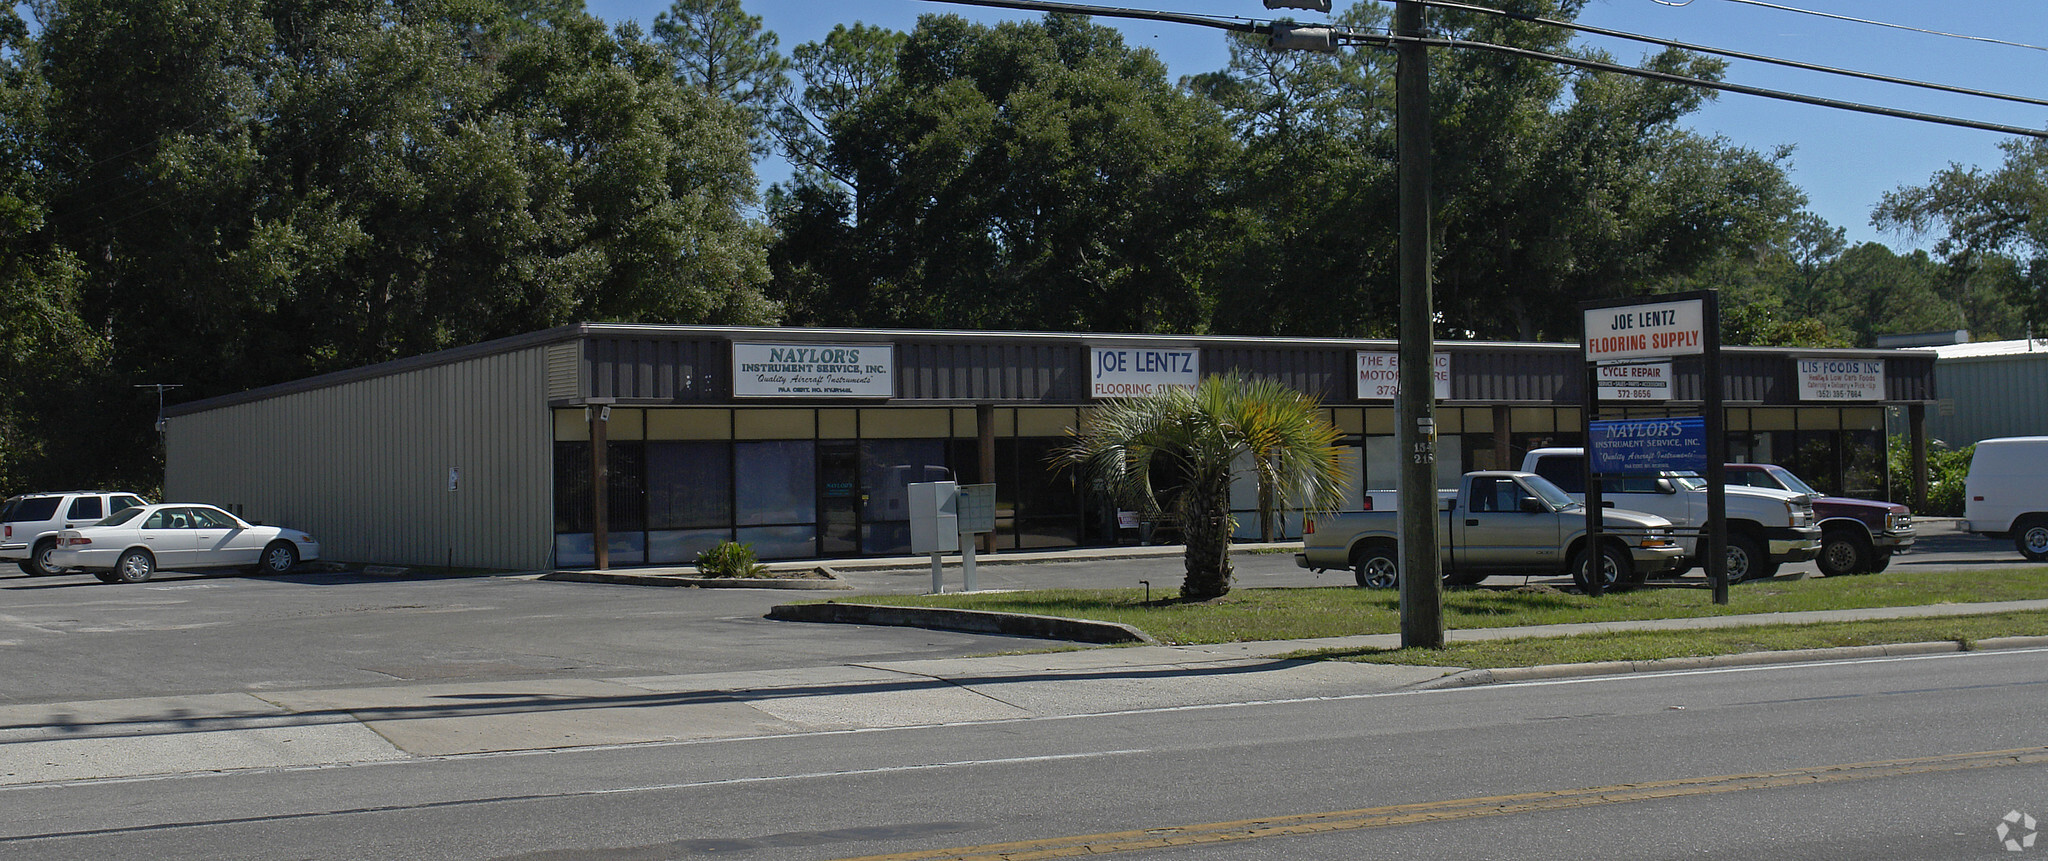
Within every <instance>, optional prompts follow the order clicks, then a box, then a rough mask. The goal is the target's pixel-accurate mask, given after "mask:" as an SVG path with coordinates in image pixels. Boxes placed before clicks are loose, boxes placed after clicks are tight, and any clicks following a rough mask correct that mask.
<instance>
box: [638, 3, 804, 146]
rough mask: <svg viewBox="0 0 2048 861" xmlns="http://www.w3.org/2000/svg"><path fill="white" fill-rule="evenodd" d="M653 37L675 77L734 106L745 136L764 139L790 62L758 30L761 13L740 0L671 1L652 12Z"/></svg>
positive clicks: (785, 83)
mask: <svg viewBox="0 0 2048 861" xmlns="http://www.w3.org/2000/svg"><path fill="white" fill-rule="evenodd" d="M654 40H655V41H656V42H658V43H660V44H661V45H662V47H663V48H665V49H666V50H667V51H668V53H669V55H670V57H672V58H673V59H674V62H675V64H676V76H677V79H678V80H680V81H682V82H683V83H685V84H688V85H690V86H692V87H696V88H697V89H699V90H702V91H703V92H704V93H705V94H706V95H709V96H711V97H712V98H715V99H720V100H723V101H726V102H730V103H732V104H733V105H736V106H738V107H739V109H740V110H741V111H744V112H745V113H746V115H747V117H748V119H749V121H750V123H751V126H752V129H753V131H752V133H751V135H750V137H751V138H752V139H754V140H756V141H765V140H766V135H767V132H768V121H769V117H770V116H771V115H772V113H773V112H774V111H775V110H776V108H777V107H778V106H779V105H780V104H781V103H782V101H783V93H784V92H785V91H787V90H788V89H789V77H788V75H787V72H788V71H789V68H790V63H789V60H788V59H787V58H785V57H783V56H782V54H781V53H779V52H778V51H777V50H776V45H777V43H778V42H779V40H778V39H777V38H776V36H775V34H774V33H769V32H766V31H764V30H762V29H761V16H759V15H749V14H747V13H746V10H744V9H742V8H740V0H675V2H674V3H673V4H670V6H669V7H668V11H666V12H663V13H661V14H660V15H656V16H655V18H654ZM762 147H763V148H764V149H765V144H762Z"/></svg>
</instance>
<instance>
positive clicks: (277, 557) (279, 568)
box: [256, 541, 299, 574]
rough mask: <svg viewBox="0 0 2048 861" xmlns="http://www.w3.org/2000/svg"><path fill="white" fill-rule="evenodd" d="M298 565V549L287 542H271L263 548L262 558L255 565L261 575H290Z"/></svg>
mask: <svg viewBox="0 0 2048 861" xmlns="http://www.w3.org/2000/svg"><path fill="white" fill-rule="evenodd" d="M298 565H299V549H298V548H297V547H293V546H292V544H291V542H289V541H272V542H270V546H269V547H265V548H263V558H262V560H261V561H259V562H258V563H257V565H256V569H257V571H258V572H260V573H263V574H290V573H292V569H293V568H296V567H298Z"/></svg>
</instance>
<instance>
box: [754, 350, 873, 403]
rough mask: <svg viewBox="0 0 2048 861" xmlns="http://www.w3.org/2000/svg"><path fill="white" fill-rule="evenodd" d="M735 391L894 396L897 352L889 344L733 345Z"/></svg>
mask: <svg viewBox="0 0 2048 861" xmlns="http://www.w3.org/2000/svg"><path fill="white" fill-rule="evenodd" d="M732 393H733V396H735V397H741V398H887V397H894V396H895V394H896V348H895V347H894V346H891V345H887V344H738V343H735V344H733V345H732Z"/></svg>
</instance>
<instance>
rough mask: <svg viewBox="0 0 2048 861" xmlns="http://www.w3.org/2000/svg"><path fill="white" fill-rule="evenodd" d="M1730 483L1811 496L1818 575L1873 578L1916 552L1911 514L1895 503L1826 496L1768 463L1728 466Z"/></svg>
mask: <svg viewBox="0 0 2048 861" xmlns="http://www.w3.org/2000/svg"><path fill="white" fill-rule="evenodd" d="M1728 483H1729V484H1731V485H1746V486H1748V487H1770V488H1776V489H1778V490H1790V491H1793V492H1795V493H1806V494H1811V495H1812V496H1813V514H1814V517H1816V518H1818V519H1819V520H1820V528H1821V538H1820V557H1819V558H1818V559H1815V560H1814V561H1815V562H1816V563H1818V564H1819V565H1820V573H1822V574H1826V575H1828V576H1830V577H1833V576H1835V575H1837V574H1875V573H1877V572H1879V571H1883V570H1884V569H1885V566H1887V565H1890V564H1891V563H1892V554H1893V553H1896V552H1899V551H1902V550H1905V549H1907V548H1909V547H1912V546H1913V511H1912V509H1909V508H1907V507H1906V506H1903V505H1900V504H1898V503H1896V502H1879V501H1877V500H1874V499H1850V498H1848V497H1843V496H1822V495H1820V491H1817V490H1814V489H1813V488H1812V487H1810V486H1808V485H1807V483H1806V482H1803V481H1800V480H1799V476H1796V475H1793V474H1792V473H1791V472H1790V471H1789V470H1787V469H1785V468H1784V467H1782V466H1776V465H1773V464H1768V463H1731V464H1728Z"/></svg>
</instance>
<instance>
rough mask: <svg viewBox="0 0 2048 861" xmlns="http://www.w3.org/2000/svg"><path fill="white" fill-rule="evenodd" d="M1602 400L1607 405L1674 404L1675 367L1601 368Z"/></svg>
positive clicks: (1666, 363)
mask: <svg viewBox="0 0 2048 861" xmlns="http://www.w3.org/2000/svg"><path fill="white" fill-rule="evenodd" d="M1599 374H1600V399H1601V400H1603V401H1668V400H1671V363H1670V362H1651V363H1649V364H1644V365H1601V366H1600V367H1599Z"/></svg>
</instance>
